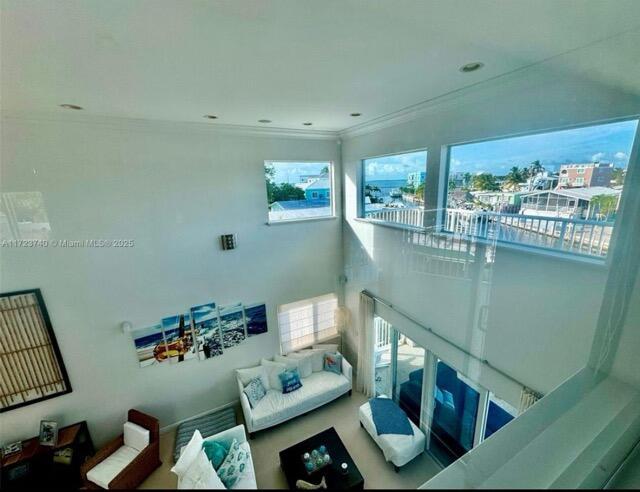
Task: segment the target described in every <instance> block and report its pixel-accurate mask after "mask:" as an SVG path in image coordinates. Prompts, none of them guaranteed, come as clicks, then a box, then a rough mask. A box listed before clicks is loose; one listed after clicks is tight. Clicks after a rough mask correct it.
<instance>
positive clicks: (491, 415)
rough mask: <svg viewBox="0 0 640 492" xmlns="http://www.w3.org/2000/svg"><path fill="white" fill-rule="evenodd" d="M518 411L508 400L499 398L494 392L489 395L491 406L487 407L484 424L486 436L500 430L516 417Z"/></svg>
mask: <svg viewBox="0 0 640 492" xmlns="http://www.w3.org/2000/svg"><path fill="white" fill-rule="evenodd" d="M516 415H518V412H517V410H516V409H515V408H513V407H512V406H511V405H509V404H508V403H507V402H506V401H504V400H501V399H500V398H497V397H496V396H495V395H494V394H493V393H491V394H490V395H489V408H488V409H487V420H486V422H485V426H484V438H485V439H486V438H487V437H489V436H490V435H492V434H494V433H495V432H497V431H499V430H500V429H501V428H502V427H504V426H505V425H507V424H508V423H509V422H511V421H512V420H513V419H515V418H516Z"/></svg>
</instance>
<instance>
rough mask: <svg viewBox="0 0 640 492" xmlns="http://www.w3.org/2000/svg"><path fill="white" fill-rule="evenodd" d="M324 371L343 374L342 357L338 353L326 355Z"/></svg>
mask: <svg viewBox="0 0 640 492" xmlns="http://www.w3.org/2000/svg"><path fill="white" fill-rule="evenodd" d="M324 370H325V371H329V372H334V373H336V374H342V355H340V354H339V353H338V352H335V353H330V352H327V353H326V354H324Z"/></svg>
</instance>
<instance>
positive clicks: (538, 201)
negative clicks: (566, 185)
mask: <svg viewBox="0 0 640 492" xmlns="http://www.w3.org/2000/svg"><path fill="white" fill-rule="evenodd" d="M621 193H622V190H619V189H613V188H606V187H604V186H594V187H591V188H573V189H560V188H557V189H555V190H544V191H536V192H533V193H527V194H523V195H522V196H521V205H520V213H521V214H525V215H541V216H545V217H564V218H568V219H588V218H592V217H593V216H594V214H597V213H598V212H599V211H598V208H597V207H598V205H597V204H595V203H594V198H595V197H597V196H613V197H617V198H619V197H620V194H621Z"/></svg>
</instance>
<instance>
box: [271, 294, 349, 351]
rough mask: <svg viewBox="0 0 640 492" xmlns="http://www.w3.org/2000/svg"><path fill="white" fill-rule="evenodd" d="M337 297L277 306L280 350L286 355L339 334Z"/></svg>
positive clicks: (325, 296)
mask: <svg viewBox="0 0 640 492" xmlns="http://www.w3.org/2000/svg"><path fill="white" fill-rule="evenodd" d="M336 309H338V297H337V296H336V295H335V294H327V295H324V296H319V297H313V298H311V299H305V300H303V301H298V302H292V303H290V304H283V305H281V306H278V328H279V330H280V348H281V350H282V353H283V354H286V353H289V352H292V351H294V350H299V349H301V348H304V347H308V346H310V345H312V344H314V343H318V342H321V341H323V340H328V339H330V338H334V337H336V336H337V335H338V327H337V324H336Z"/></svg>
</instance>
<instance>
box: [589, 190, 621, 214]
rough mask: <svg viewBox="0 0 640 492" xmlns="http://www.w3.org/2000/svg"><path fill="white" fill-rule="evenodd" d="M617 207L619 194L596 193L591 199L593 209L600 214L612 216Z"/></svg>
mask: <svg viewBox="0 0 640 492" xmlns="http://www.w3.org/2000/svg"><path fill="white" fill-rule="evenodd" d="M617 208H618V197H617V195H596V196H594V197H593V198H592V199H591V210H592V211H593V212H595V213H598V214H600V215H606V216H610V215H612V214H614V213H615V211H616V209H617Z"/></svg>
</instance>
